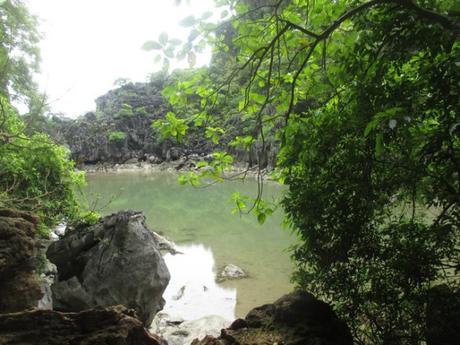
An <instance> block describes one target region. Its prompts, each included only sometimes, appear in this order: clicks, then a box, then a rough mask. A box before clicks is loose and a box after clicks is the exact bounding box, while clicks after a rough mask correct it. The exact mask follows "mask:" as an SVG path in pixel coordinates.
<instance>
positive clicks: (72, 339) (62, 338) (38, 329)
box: [0, 306, 166, 345]
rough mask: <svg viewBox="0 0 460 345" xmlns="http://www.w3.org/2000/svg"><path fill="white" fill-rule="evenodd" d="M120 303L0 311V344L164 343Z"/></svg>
mask: <svg viewBox="0 0 460 345" xmlns="http://www.w3.org/2000/svg"><path fill="white" fill-rule="evenodd" d="M132 316H133V313H130V311H128V310H126V308H124V307H122V306H116V307H111V308H107V309H101V310H87V311H83V312H80V313H60V312H56V311H51V310H33V311H27V312H21V313H12V314H3V315H0V345H13V344H21V345H32V344H34V345H74V344H78V345H166V344H165V342H164V341H163V340H162V339H161V338H159V337H157V336H155V335H151V334H149V333H148V332H147V331H146V330H145V329H144V327H143V325H142V323H141V322H140V321H139V320H137V319H135V318H134V317H132Z"/></svg>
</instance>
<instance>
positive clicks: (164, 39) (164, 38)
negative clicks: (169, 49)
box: [158, 31, 168, 45]
mask: <svg viewBox="0 0 460 345" xmlns="http://www.w3.org/2000/svg"><path fill="white" fill-rule="evenodd" d="M158 40H159V41H160V43H161V44H162V45H166V43H168V34H167V33H166V32H164V31H163V32H162V33H161V34H160V37H159V38H158Z"/></svg>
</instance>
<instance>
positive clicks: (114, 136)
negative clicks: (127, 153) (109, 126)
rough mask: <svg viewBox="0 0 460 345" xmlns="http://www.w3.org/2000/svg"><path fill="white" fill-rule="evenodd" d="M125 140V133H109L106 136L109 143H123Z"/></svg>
mask: <svg viewBox="0 0 460 345" xmlns="http://www.w3.org/2000/svg"><path fill="white" fill-rule="evenodd" d="M125 138H126V133H125V132H120V131H113V132H109V133H108V135H107V139H109V141H112V142H115V141H123V140H124V139H125Z"/></svg>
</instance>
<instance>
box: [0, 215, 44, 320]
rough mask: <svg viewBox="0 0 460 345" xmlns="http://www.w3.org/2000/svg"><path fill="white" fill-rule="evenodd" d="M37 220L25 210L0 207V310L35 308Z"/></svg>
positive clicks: (36, 299) (40, 295)
mask: <svg viewBox="0 0 460 345" xmlns="http://www.w3.org/2000/svg"><path fill="white" fill-rule="evenodd" d="M37 222H38V219H37V218H36V217H34V216H33V215H32V214H30V213H28V212H21V211H17V210H10V209H0V313H9V312H16V311H21V310H25V309H29V308H32V307H35V306H36V305H37V301H38V300H39V299H40V298H41V297H42V293H41V289H40V283H39V281H38V279H37V275H36V273H35V268H36V267H35V266H36V259H35V257H36V242H35V233H36V224H37Z"/></svg>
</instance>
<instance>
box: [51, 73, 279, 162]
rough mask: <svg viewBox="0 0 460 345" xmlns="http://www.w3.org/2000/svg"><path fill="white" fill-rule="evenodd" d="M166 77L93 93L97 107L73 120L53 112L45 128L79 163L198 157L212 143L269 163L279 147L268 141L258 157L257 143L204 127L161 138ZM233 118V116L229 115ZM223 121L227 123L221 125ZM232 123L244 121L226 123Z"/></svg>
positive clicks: (210, 148) (241, 159) (166, 108)
mask: <svg viewBox="0 0 460 345" xmlns="http://www.w3.org/2000/svg"><path fill="white" fill-rule="evenodd" d="M164 83H165V81H164V79H161V78H160V79H158V80H156V81H153V82H149V83H135V84H134V83H129V84H126V85H123V86H122V87H120V88H117V89H114V90H111V91H109V92H108V93H107V94H105V95H103V96H101V97H99V98H98V99H96V111H95V112H90V113H87V114H86V115H84V116H82V117H80V118H78V119H76V120H71V119H67V118H60V117H53V119H52V123H51V125H50V126H49V127H48V129H47V131H48V133H49V134H50V135H51V137H52V138H54V139H55V140H56V141H57V142H58V143H60V144H63V145H65V146H67V147H68V148H69V149H70V152H71V158H72V159H73V160H74V161H75V162H77V164H97V163H108V164H117V163H118V164H120V163H136V162H140V161H147V162H149V163H161V162H164V161H175V160H178V159H184V158H185V160H187V159H189V158H191V159H192V160H200V159H202V158H203V157H205V156H207V155H209V154H210V153H211V152H212V151H214V150H215V149H218V150H226V151H228V152H230V153H231V154H232V155H234V158H235V161H236V162H244V163H248V164H249V165H250V166H252V165H256V164H258V162H260V165H261V166H262V168H265V167H267V166H273V165H274V162H275V160H276V154H277V148H276V147H274V145H271V146H270V145H269V146H268V147H266V150H265V152H264V153H263V154H262V155H261V156H260V157H258V154H257V150H258V149H260V148H258V147H257V144H256V145H255V147H254V148H253V150H252V151H251V152H243V151H241V150H236V149H235V148H233V147H229V146H228V145H227V144H226V142H228V140H230V138H229V139H228V140H227V139H225V138H224V139H223V140H222V141H223V142H221V143H220V144H219V145H215V144H213V143H212V142H211V141H209V140H208V139H206V138H205V135H204V132H205V131H204V129H203V128H190V129H189V132H188V135H187V137H186V139H185V140H184V142H183V143H181V144H178V143H177V142H176V141H174V140H172V139H171V140H169V139H167V140H163V139H162V138H161V137H160V135H159V134H158V133H156V132H155V131H154V130H153V129H152V127H151V124H152V121H154V120H157V119H162V118H163V117H164V116H165V114H166V113H167V112H168V111H169V110H170V108H169V105H168V104H167V102H166V101H165V100H164V99H163V97H162V96H161V90H162V89H163V87H164ZM229 121H230V122H232V121H233V120H229ZM224 126H225V125H224ZM228 126H230V127H232V128H233V131H235V129H237V128H239V127H238V126H242V124H238V123H233V122H232V123H228Z"/></svg>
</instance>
